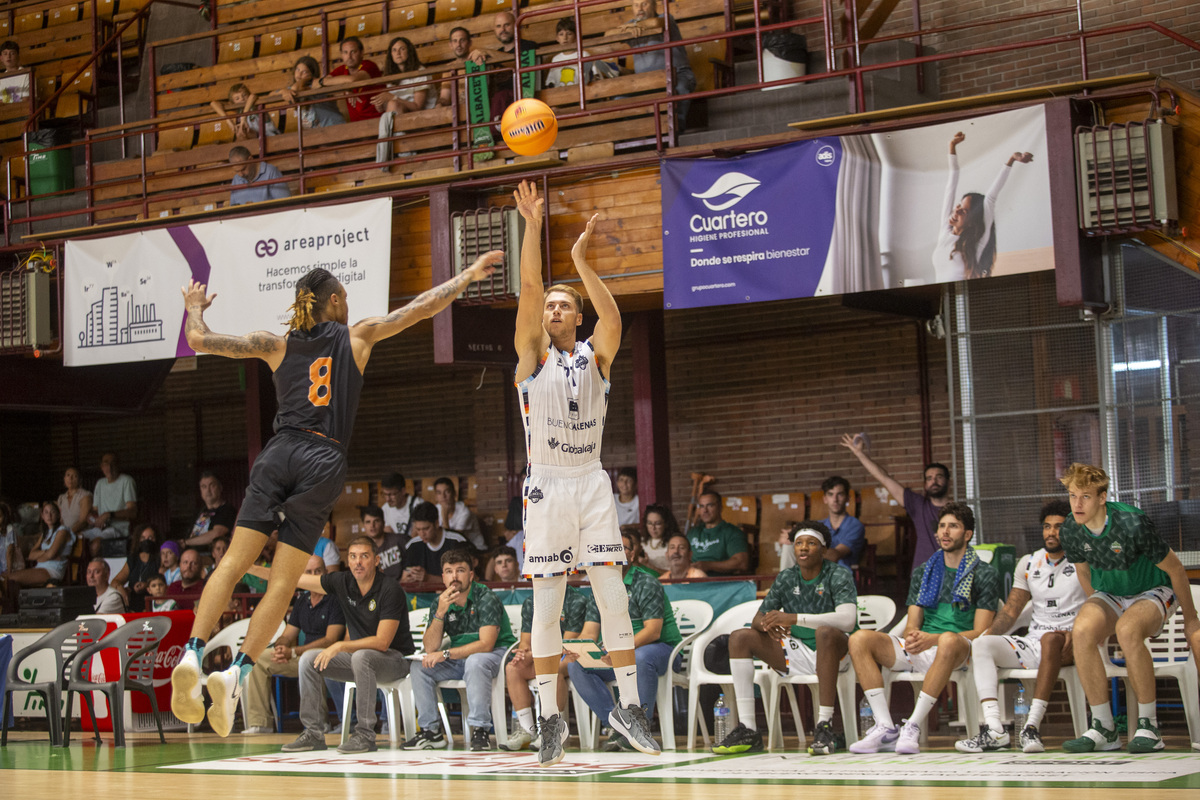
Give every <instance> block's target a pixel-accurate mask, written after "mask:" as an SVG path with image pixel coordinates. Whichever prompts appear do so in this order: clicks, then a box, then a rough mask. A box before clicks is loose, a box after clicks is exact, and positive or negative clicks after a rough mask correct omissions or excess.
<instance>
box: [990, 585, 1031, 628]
mask: <svg viewBox="0 0 1200 800" xmlns="http://www.w3.org/2000/svg"><path fill="white" fill-rule="evenodd" d="M1030 597H1032V595H1030V594H1029V592H1027V591H1025V590H1024V589H1017V588H1014V589H1013V590H1012V591H1011V592H1009V595H1008V600H1007V601H1005V603H1004V606H1003V607H1001V609H1000V610H999V611H998V612H996V618H995V619H993V620H992V626H991V628H989V629H988V631H987V633H989V634H994V635H996V636H1003V635H1004V634H1006V633H1008V632H1009V631H1010V630H1012V626H1013V625H1014V624H1015V623H1016V621H1017V618H1018V617H1020V616H1021V612H1022V611H1024V610H1025V604H1026V603H1028V602H1029V599H1030Z"/></svg>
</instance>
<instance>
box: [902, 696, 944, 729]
mask: <svg viewBox="0 0 1200 800" xmlns="http://www.w3.org/2000/svg"><path fill="white" fill-rule="evenodd" d="M936 703H937V698H936V697H930V696H929V695H927V694H925V693H924V692H921V695H920V696H919V697H918V698H917V706H916V708H914V709H913V713H912V716H911V717H909V718H908V724H909V725H920V724H921V720H923V719H925V717H927V716H929V712H930V711H932V710H933V706H934V704H936Z"/></svg>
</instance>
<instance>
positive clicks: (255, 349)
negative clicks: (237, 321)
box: [181, 281, 287, 370]
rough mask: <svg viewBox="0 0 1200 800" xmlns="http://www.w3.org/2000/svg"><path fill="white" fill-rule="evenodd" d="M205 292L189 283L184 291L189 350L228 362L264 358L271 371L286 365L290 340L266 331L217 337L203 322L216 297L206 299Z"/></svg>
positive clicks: (224, 334)
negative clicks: (229, 360) (232, 359)
mask: <svg viewBox="0 0 1200 800" xmlns="http://www.w3.org/2000/svg"><path fill="white" fill-rule="evenodd" d="M206 288H207V287H206V286H205V285H204V284H203V283H197V282H196V281H188V285H187V286H184V287H183V288H182V289H181V291H182V292H183V306H184V309H185V311H186V313H187V318H186V320H185V321H184V326H183V330H184V334H185V335H186V336H187V343H188V347H190V348H192V349H193V350H195V351H196V352H197V353H211V354H213V355H216V356H226V357H227V358H261V359H262V360H263V361H265V362H267V364H269V365H270V366H271V369H272V370H274V369H276V368H277V367H278V366H279V364H280V363H281V362H282V361H283V354H284V349H285V342H286V341H287V340H286V339H285V338H284V337H282V336H277V335H276V334H274V333H269V332H267V331H255V332H253V333H248V334H246V335H245V336H234V335H232V334H228V333H215V332H214V331H212V330H211V329H209V327H208V324H207V323H205V321H204V310H205V309H206V308H208V307H209V306H211V305H212V302H213V300H214V299H215V298H216V294H211V295H206V294H205V293H204V290H205V289H206Z"/></svg>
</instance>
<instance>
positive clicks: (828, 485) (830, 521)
mask: <svg viewBox="0 0 1200 800" xmlns="http://www.w3.org/2000/svg"><path fill="white" fill-rule="evenodd" d="M821 492H822V493H823V494H824V497H823V499H824V501H825V508H826V509H827V510H828V511H829V516H828V517H826V518H825V519H823V520H821V524H822V525H824V526H825V527H826V528H828V529H829V530H830V532H831V533H832V535H833V538H832V539H830V544H829V548H828V549H827V550H826V551H825V557H826V558H828V559H829V560H830V561H836V562H838V563H839V564H841V565H842V566H843V567H849V568H850V569H854V568H855V567H856V566H858V560H859V559H860V558H861V557H862V553H863V550H865V549H866V547H867V530H866V528H864V527H863V524H862V523H861V522H859V521H858V520H857V519H855V518H854V517H852V516H850V514H848V513H847V512H846V504H847V503H848V502H849V501H850V481H848V480H846V479H845V478H843V477H842V476H841V475H834V476H832V477H830V478H826V479H825V481H824V482H823V483H822V484H821ZM791 536H792V529H791V528H790V527H789V528H785V529H784V530H783V531H781V532H780V534H779V542H778V543H777V544H776V545H775V551H776V552H777V553H779V571H780V572H782V571H783V570H785V569H788V568H789V567H792V566H795V563H796V562H795V561H794V560H793V559H794V558H795V556H793V555H792V552H793V549H792V545H791Z"/></svg>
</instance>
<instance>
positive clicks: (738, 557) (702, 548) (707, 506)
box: [687, 489, 750, 575]
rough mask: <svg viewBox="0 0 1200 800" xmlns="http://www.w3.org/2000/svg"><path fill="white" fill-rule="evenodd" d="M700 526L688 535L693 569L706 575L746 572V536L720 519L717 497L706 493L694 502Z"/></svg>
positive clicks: (713, 492)
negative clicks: (695, 568) (693, 564)
mask: <svg viewBox="0 0 1200 800" xmlns="http://www.w3.org/2000/svg"><path fill="white" fill-rule="evenodd" d="M696 512H697V514H698V515H699V517H700V522H699V524H697V525H694V526H692V529H691V530H689V531H688V533H687V537H688V541H689V542H691V543H692V558H694V559H695V562H694V563H695V565H696V566H697V567H699V568H700V569H702V570H704V571H705V572H707V573H708V574H710V575H712V574H714V573H719V574H725V575H728V574H731V573H737V572H745V571H746V570H747V569H749V568H750V547H749V545H747V544H746V534H744V533H742V529H741V528H739V527H738V526H736V525H731V524H730V523H728V522H726V521H725V520H723V519H722V518H721V495H719V494H718V493H717V492H715V491H713V490H711V489H709V490H708V491H706V492H705V493H704V494H702V495H700V499H699V500H698V501H697V502H696Z"/></svg>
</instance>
